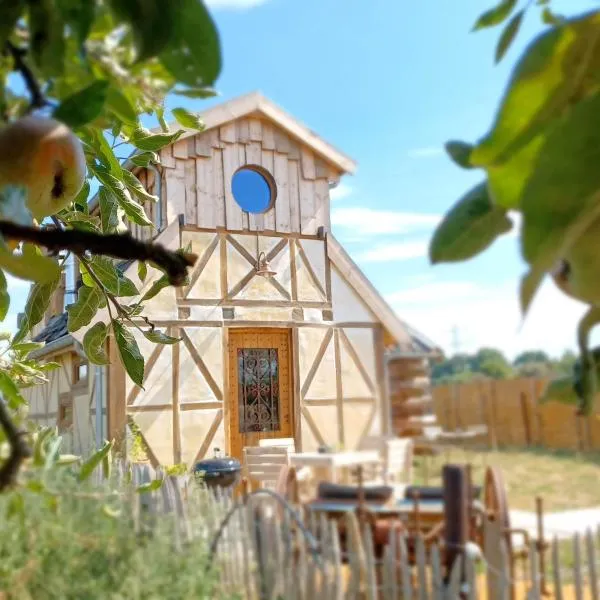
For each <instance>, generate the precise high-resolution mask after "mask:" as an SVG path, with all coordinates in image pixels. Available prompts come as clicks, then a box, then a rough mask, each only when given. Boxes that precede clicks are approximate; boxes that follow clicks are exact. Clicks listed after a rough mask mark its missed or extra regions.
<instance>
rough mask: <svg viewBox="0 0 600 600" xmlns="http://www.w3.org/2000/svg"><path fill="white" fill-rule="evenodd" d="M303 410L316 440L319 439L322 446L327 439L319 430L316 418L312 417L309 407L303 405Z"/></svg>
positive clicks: (318, 441)
mask: <svg viewBox="0 0 600 600" xmlns="http://www.w3.org/2000/svg"><path fill="white" fill-rule="evenodd" d="M301 412H302V416H303V417H304V418H305V419H306V423H307V424H308V427H309V428H310V431H311V433H312V434H313V437H314V438H315V440H317V443H318V444H319V445H321V446H324V445H325V440H324V439H323V436H322V435H321V432H320V431H319V428H318V427H317V424H316V423H315V420H314V419H313V418H312V415H311V414H310V411H309V410H308V408H307V407H306V406H302V409H301ZM330 441H331V440H330Z"/></svg>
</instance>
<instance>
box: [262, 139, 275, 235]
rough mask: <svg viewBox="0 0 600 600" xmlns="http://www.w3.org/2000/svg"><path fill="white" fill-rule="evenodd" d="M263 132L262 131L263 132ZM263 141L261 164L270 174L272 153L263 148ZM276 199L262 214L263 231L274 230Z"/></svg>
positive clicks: (272, 167)
mask: <svg viewBox="0 0 600 600" xmlns="http://www.w3.org/2000/svg"><path fill="white" fill-rule="evenodd" d="M263 133H264V132H263ZM264 148H265V142H264V139H263V150H262V152H261V165H262V167H263V169H266V170H267V171H268V172H269V173H271V175H273V170H274V161H275V156H274V153H273V152H272V151H270V150H265V149H264ZM277 204H278V201H277V200H275V202H274V203H273V206H272V207H271V208H270V209H269V210H268V211H266V212H265V213H264V214H263V222H264V231H275V212H276V208H277Z"/></svg>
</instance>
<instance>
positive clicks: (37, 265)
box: [0, 242, 60, 283]
mask: <svg viewBox="0 0 600 600" xmlns="http://www.w3.org/2000/svg"><path fill="white" fill-rule="evenodd" d="M0 267H2V269H4V270H5V271H8V272H9V273H10V274H11V275H13V276H14V277H18V278H19V279H24V280H25V281H35V282H37V283H49V282H50V281H53V280H54V279H56V278H58V277H59V276H60V267H59V266H58V264H57V262H56V260H54V259H52V258H50V257H47V256H43V255H42V253H41V251H40V249H39V248H37V247H36V246H33V245H31V244H24V245H23V250H22V252H21V253H20V254H19V253H13V252H11V251H10V250H9V248H8V247H7V246H6V245H5V244H4V243H3V242H0Z"/></svg>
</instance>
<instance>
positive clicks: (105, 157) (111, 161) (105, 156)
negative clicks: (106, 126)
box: [85, 127, 123, 177]
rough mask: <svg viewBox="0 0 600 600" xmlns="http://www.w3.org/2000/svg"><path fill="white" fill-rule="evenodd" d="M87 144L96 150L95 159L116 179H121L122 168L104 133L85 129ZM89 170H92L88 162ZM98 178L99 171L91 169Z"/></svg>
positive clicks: (93, 128)
mask: <svg viewBox="0 0 600 600" xmlns="http://www.w3.org/2000/svg"><path fill="white" fill-rule="evenodd" d="M85 133H87V136H85V138H86V139H87V142H88V143H89V144H90V146H91V147H92V149H93V150H94V153H95V157H96V158H97V159H98V160H99V161H100V162H101V163H102V164H103V165H104V167H105V168H106V169H108V170H109V172H110V174H111V175H113V176H115V177H121V173H122V170H123V169H122V168H121V163H120V162H119V159H118V158H117V157H116V156H115V153H114V152H113V149H112V148H111V147H110V144H109V143H108V140H107V139H106V138H105V137H104V133H103V132H102V131H101V130H100V129H97V128H95V127H88V128H86V129H85ZM88 168H90V165H89V161H88ZM90 170H92V171H93V172H94V174H95V175H96V176H98V171H99V169H97V168H94V169H90Z"/></svg>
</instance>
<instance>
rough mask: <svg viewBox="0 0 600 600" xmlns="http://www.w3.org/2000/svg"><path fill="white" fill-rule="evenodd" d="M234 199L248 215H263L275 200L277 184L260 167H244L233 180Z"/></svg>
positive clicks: (236, 173)
mask: <svg viewBox="0 0 600 600" xmlns="http://www.w3.org/2000/svg"><path fill="white" fill-rule="evenodd" d="M231 191H232V192H233V197H234V198H235V201H236V202H237V203H238V205H239V206H240V207H241V209H242V210H243V211H245V212H248V213H254V214H256V213H263V212H265V211H267V210H269V208H271V206H272V205H273V201H274V200H275V183H274V182H273V179H272V177H271V176H270V175H269V174H268V173H267V172H266V171H264V170H263V169H261V168H259V167H242V168H241V169H239V170H238V171H236V172H235V174H234V175H233V178H232V179H231Z"/></svg>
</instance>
